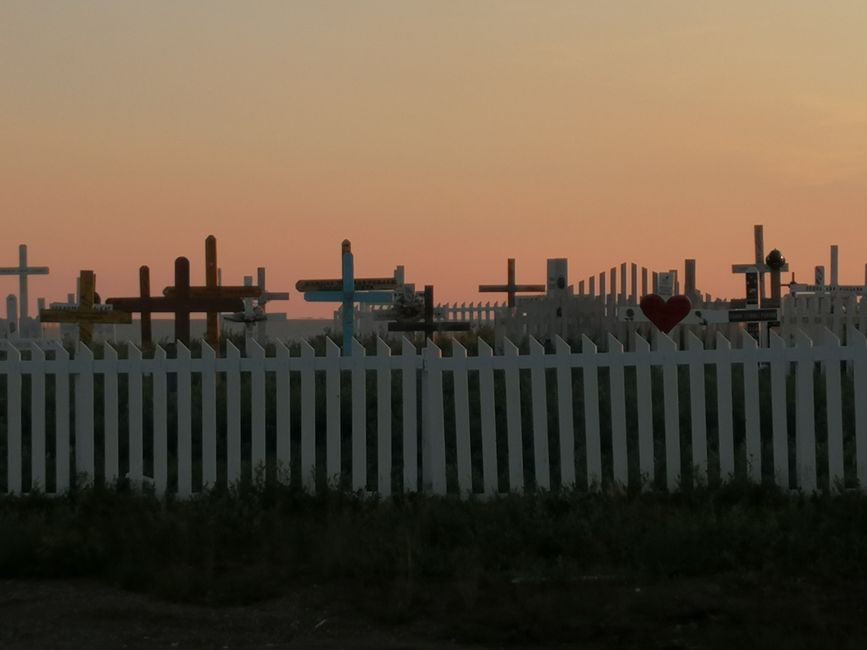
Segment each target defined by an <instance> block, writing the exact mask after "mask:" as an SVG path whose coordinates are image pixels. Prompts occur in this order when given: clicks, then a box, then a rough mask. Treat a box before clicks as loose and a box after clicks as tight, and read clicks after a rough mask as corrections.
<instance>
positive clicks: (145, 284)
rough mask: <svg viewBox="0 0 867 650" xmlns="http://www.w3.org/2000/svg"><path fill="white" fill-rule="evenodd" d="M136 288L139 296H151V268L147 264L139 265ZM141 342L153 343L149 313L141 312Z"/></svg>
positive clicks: (143, 343)
mask: <svg viewBox="0 0 867 650" xmlns="http://www.w3.org/2000/svg"><path fill="white" fill-rule="evenodd" d="M138 288H139V297H140V298H150V297H151V270H150V269H149V268H148V267H147V266H140V267H139V270H138ZM139 324H140V325H141V344H142V346H145V345H151V344H152V343H153V329H152V328H151V313H150V312H149V311H143V312H141V319H140V320H139Z"/></svg>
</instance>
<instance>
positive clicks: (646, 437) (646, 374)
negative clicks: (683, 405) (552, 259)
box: [635, 269, 656, 487]
mask: <svg viewBox="0 0 867 650" xmlns="http://www.w3.org/2000/svg"><path fill="white" fill-rule="evenodd" d="M645 270H646V269H645ZM643 275H644V277H646V275H647V274H646V273H645V274H643ZM635 354H636V359H635V380H636V389H637V399H638V467H639V472H640V474H641V480H642V481H644V482H645V485H646V486H648V487H649V486H651V485H653V482H654V481H655V480H656V474H655V472H656V468H655V463H654V450H653V402H652V398H653V393H652V391H653V386H652V384H651V381H650V344H649V343H648V342H647V340H646V339H644V338H643V337H642V336H640V335H638V334H636V335H635Z"/></svg>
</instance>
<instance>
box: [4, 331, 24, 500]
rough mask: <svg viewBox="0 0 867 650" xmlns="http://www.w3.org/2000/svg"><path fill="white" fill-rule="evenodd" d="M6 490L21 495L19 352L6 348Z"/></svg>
mask: <svg viewBox="0 0 867 650" xmlns="http://www.w3.org/2000/svg"><path fill="white" fill-rule="evenodd" d="M5 374H6V421H7V425H6V490H7V491H8V492H9V494H21V488H22V476H21V452H22V450H21V417H22V415H21V411H22V408H21V351H20V350H19V349H18V348H16V347H15V345H14V344H12V343H9V344H8V345H7V346H6V371H5Z"/></svg>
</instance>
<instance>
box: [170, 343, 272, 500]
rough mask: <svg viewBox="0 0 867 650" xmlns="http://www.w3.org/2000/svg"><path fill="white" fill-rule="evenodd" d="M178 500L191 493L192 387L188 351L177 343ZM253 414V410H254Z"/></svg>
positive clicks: (190, 357) (184, 346)
mask: <svg viewBox="0 0 867 650" xmlns="http://www.w3.org/2000/svg"><path fill="white" fill-rule="evenodd" d="M175 347H176V348H177V354H176V357H177V360H178V372H177V382H178V392H177V394H178V406H177V416H178V441H177V442H178V498H180V499H186V498H188V497H189V496H190V495H191V494H192V493H193V414H192V406H193V404H192V402H193V387H192V373H191V372H190V368H191V367H192V364H191V359H192V355H191V354H190V349H189V348H188V347H187V346H186V345H184V344H183V343H182V342H181V341H178V342H177V344H176V346H175ZM253 412H254V414H255V409H254V411H253Z"/></svg>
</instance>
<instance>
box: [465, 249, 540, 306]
mask: <svg viewBox="0 0 867 650" xmlns="http://www.w3.org/2000/svg"><path fill="white" fill-rule="evenodd" d="M479 293H505V294H506V295H507V296H508V303H507V304H508V306H509V307H514V306H515V296H516V294H518V293H545V285H544V284H517V283H516V282H515V258H514V257H510V258H509V260H508V262H507V267H506V284H480V285H479Z"/></svg>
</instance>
